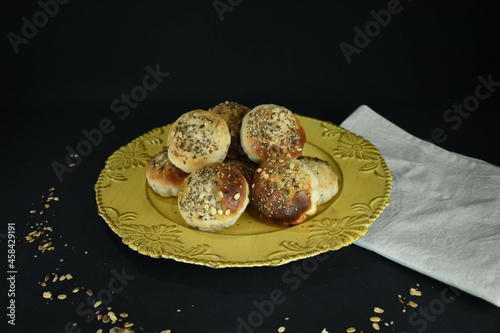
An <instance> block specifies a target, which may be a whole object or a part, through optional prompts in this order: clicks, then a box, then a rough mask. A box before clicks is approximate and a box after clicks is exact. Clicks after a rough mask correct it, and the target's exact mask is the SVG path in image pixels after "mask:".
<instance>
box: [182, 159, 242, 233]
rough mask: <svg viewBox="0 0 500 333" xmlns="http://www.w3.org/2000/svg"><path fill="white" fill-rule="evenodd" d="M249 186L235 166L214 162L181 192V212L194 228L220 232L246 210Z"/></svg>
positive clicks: (202, 170)
mask: <svg viewBox="0 0 500 333" xmlns="http://www.w3.org/2000/svg"><path fill="white" fill-rule="evenodd" d="M248 194H249V187H248V183H247V181H246V180H245V177H244V176H243V175H242V173H241V172H240V171H239V170H238V169H237V168H236V167H234V166H230V165H228V164H225V163H214V164H210V165H207V166H204V167H202V168H200V169H198V170H196V171H195V172H193V173H192V174H190V175H189V176H188V177H187V178H186V179H185V180H184V183H183V184H182V186H181V189H180V191H179V199H178V203H179V211H180V213H181V215H182V217H183V218H184V220H185V221H186V222H187V223H188V224H189V225H191V226H192V227H194V228H196V229H199V230H203V231H218V230H223V229H226V228H228V227H229V226H231V225H233V224H234V223H235V222H236V220H237V219H238V218H239V217H240V216H241V214H242V213H243V212H244V211H245V209H246V207H247V205H248V202H249V198H248Z"/></svg>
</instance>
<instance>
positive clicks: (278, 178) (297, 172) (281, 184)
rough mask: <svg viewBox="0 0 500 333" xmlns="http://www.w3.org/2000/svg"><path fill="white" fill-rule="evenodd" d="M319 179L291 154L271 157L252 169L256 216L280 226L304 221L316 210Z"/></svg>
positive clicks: (252, 194) (252, 189)
mask: <svg viewBox="0 0 500 333" xmlns="http://www.w3.org/2000/svg"><path fill="white" fill-rule="evenodd" d="M317 188H318V178H317V177H316V175H315V174H314V172H312V171H311V170H310V169H309V168H308V167H307V166H306V165H305V164H304V163H302V162H300V161H299V160H297V159H295V158H291V157H276V158H274V157H273V158H270V159H268V160H267V161H266V162H264V163H262V165H261V166H260V167H259V168H258V169H257V171H256V172H255V174H254V176H253V179H252V186H251V189H250V197H251V203H252V206H253V208H255V209H256V211H257V212H258V215H259V216H258V218H259V219H260V220H262V221H264V222H271V223H274V224H277V225H279V226H290V225H295V224H300V223H302V222H304V221H305V220H306V219H307V218H308V217H309V216H311V215H313V214H314V213H315V212H316V209H317V202H318V199H319V192H318V189H317Z"/></svg>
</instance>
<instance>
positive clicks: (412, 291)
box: [410, 288, 422, 296]
mask: <svg viewBox="0 0 500 333" xmlns="http://www.w3.org/2000/svg"><path fill="white" fill-rule="evenodd" d="M410 295H412V296H422V292H421V291H420V290H417V289H415V288H411V289H410Z"/></svg>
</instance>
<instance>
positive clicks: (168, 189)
mask: <svg viewBox="0 0 500 333" xmlns="http://www.w3.org/2000/svg"><path fill="white" fill-rule="evenodd" d="M187 176H188V174H187V173H185V172H184V171H182V170H181V169H179V168H177V167H176V166H175V165H173V164H172V162H170V160H169V159H168V148H167V147H164V148H163V149H161V150H160V151H159V152H158V153H156V155H155V156H153V158H152V159H151V160H150V161H149V163H148V166H147V168H146V179H147V181H148V184H149V186H150V187H151V189H152V190H153V192H155V193H157V194H158V195H160V196H162V197H176V196H177V195H178V194H179V189H180V187H181V185H182V182H183V181H184V179H185V178H186V177H187Z"/></svg>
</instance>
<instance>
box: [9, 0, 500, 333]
mask: <svg viewBox="0 0 500 333" xmlns="http://www.w3.org/2000/svg"><path fill="white" fill-rule="evenodd" d="M0 6H1V9H0V15H1V17H2V19H1V22H2V35H3V36H4V37H3V42H2V53H3V54H4V56H3V57H2V61H1V65H0V66H1V68H2V70H1V73H2V75H1V76H2V81H3V84H2V85H1V87H2V89H1V94H2V107H1V109H2V117H1V121H0V126H1V131H0V156H1V161H2V163H1V166H0V168H1V169H0V174H1V176H0V181H1V183H0V188H1V191H0V203H1V207H2V209H1V212H2V226H1V230H0V236H1V238H0V248H1V251H0V252H1V257H0V261H1V266H0V267H2V276H3V277H2V284H1V286H2V288H1V291H0V293H1V294H2V298H1V299H2V309H3V310H2V311H3V312H4V313H3V314H2V320H1V323H0V331H1V332H11V331H12V332H53V333H55V332H97V331H98V330H99V329H102V330H103V331H104V332H108V331H109V329H110V328H111V327H113V326H117V325H118V326H120V327H124V325H125V323H127V322H129V323H133V324H134V326H133V327H132V328H133V329H135V331H136V332H161V331H163V330H171V332H173V333H185V332H189V333H192V332H228V333H229V332H241V333H243V332H244V333H249V332H278V331H279V330H280V328H281V327H283V328H284V329H285V332H290V333H292V332H300V333H304V332H313V333H320V332H322V330H323V329H326V331H328V332H345V331H346V329H348V328H350V327H354V328H355V329H356V332H360V331H363V332H375V329H374V328H373V327H372V325H371V322H370V317H372V316H379V317H381V318H382V319H383V321H382V322H381V323H380V326H381V327H380V331H381V332H498V331H499V330H500V310H499V308H497V307H496V306H494V305H492V304H489V303H487V302H485V301H483V300H481V299H478V298H476V297H473V296H471V295H468V294H466V293H464V292H461V291H460V290H457V289H453V288H451V287H449V286H447V285H445V284H443V283H441V282H439V281H436V280H434V279H432V278H429V277H427V276H424V275H422V274H419V273H417V272H415V271H412V270H410V269H408V268H406V267H404V266H402V265H399V264H397V263H395V262H392V261H390V260H388V259H386V258H384V257H382V256H380V255H378V254H376V253H373V252H370V251H368V250H365V249H363V248H360V247H358V246H356V245H351V246H348V247H346V248H343V249H340V250H338V251H332V252H329V253H327V254H325V255H323V257H321V259H322V260H316V261H309V262H308V264H307V265H305V264H304V261H296V262H292V263H289V264H286V265H282V266H278V267H260V268H224V269H212V268H208V267H203V266H197V265H190V264H184V263H179V262H176V261H174V260H166V259H152V258H149V257H146V256H143V255H141V254H139V253H137V252H135V251H133V250H131V249H129V248H128V247H127V246H126V245H124V244H123V243H122V242H121V239H120V238H119V237H118V236H117V235H116V234H114V233H113V232H112V231H111V229H110V228H109V227H108V226H107V225H106V223H105V222H104V221H103V220H102V218H101V217H100V216H98V214H97V205H96V202H95V192H94V188H93V186H94V184H95V182H96V180H97V177H98V175H99V173H100V171H101V169H102V168H103V165H104V161H105V160H106V158H107V157H108V156H109V155H111V154H112V153H113V152H114V151H115V150H117V149H118V148H119V147H121V146H123V145H125V144H127V143H128V142H130V141H131V140H133V139H134V138H136V137H138V136H139V135H141V134H143V133H145V132H147V131H149V130H151V129H153V128H155V127H158V126H161V125H165V124H168V123H171V122H173V121H174V120H175V119H177V117H179V116H180V115H181V114H182V113H184V112H186V111H189V110H192V109H197V108H202V109H207V108H209V107H211V106H214V105H216V104H218V103H220V102H222V101H225V100H232V101H236V102H239V103H241V104H244V105H247V106H250V107H252V106H255V105H258V104H264V103H274V104H279V105H283V106H286V107H288V108H289V109H290V110H292V111H293V112H296V113H298V114H303V115H307V116H310V117H315V118H319V119H322V120H328V121H331V122H333V123H336V124H340V123H341V122H342V121H343V120H344V119H345V118H346V117H347V116H348V115H349V114H351V113H352V112H353V111H354V110H355V109H356V108H357V107H358V106H359V105H361V104H366V105H368V106H370V107H371V108H373V109H374V110H375V111H376V112H378V113H379V114H381V115H382V116H384V117H385V118H387V119H389V120H390V121H392V122H393V123H395V124H396V125H398V126H399V127H401V128H403V129H405V130H406V131H408V132H410V133H411V134H413V135H415V136H417V137H419V138H422V139H429V140H432V141H434V142H435V143H436V144H437V145H439V146H441V147H443V148H445V149H448V150H451V151H454V152H457V153H460V154H464V155H467V156H472V157H475V158H478V159H481V160H485V161H487V162H490V163H492V164H494V165H497V166H498V165H500V156H499V154H498V152H499V144H498V141H499V140H498V133H497V129H498V124H499V122H500V112H499V106H500V91H497V90H500V68H499V55H500V54H499V51H498V42H499V39H498V22H499V20H500V13H499V12H498V10H497V9H496V8H497V7H496V6H495V2H494V1H440V2H439V4H436V2H431V1H410V0H404V1H401V2H399V1H395V0H389V1H376V2H374V1H350V2H347V1H344V2H343V3H342V4H332V3H331V2H327V1H315V2H308V3H306V2H305V1H273V2H264V1H242V0H217V1H128V0H122V1H105V2H103V3H101V2H92V3H90V2H88V1H75V0H74V1H68V0H65V1H63V0H60V1H55V0H42V1H40V2H36V1H29V2H28V1H26V2H24V3H23V4H20V3H19V1H14V0H8V1H4V2H2V4H1V5H0ZM148 73H149V75H150V77H152V78H155V81H154V80H151V79H149V80H150V81H147V80H144V78H145V77H146V75H147V74H148ZM151 73H156V74H154V75H153V74H151ZM141 86H142V87H147V88H148V89H147V90H145V89H142V90H141V88H137V87H141ZM132 92H133V93H134V94H135V95H134V96H135V99H134V98H133V97H130V96H131V93H132ZM141 92H146V94H143V95H140V93H141ZM127 96H129V97H127ZM127 98H128V99H127ZM103 119H108V120H104V122H106V121H108V124H111V129H108V131H107V133H103V136H102V140H99V142H97V143H96V144H94V145H92V146H91V147H90V150H89V152H88V154H87V156H85V157H81V158H80V160H78V164H77V165H75V166H73V167H72V168H69V169H63V170H65V171H64V172H61V171H59V175H58V174H57V172H55V170H54V165H66V166H67V162H66V158H67V155H68V154H69V153H68V151H70V150H71V149H76V147H77V146H78V144H79V143H81V142H82V140H85V139H86V136H85V133H86V132H91V131H92V130H94V129H97V128H99V126H101V123H102V122H103ZM52 188H54V190H52V191H51V189H52ZM50 193H53V194H52V195H51V194H50ZM49 196H52V197H54V198H55V197H57V198H58V199H59V200H58V201H56V200H54V199H52V201H50V202H49V204H50V207H48V208H46V207H44V205H45V204H46V200H47V198H48V197H49ZM31 210H36V211H37V212H36V213H34V214H32V213H30V211H31ZM40 210H43V211H44V212H43V214H40V213H39V212H40ZM375 223H376V222H375ZM9 228H10V229H9ZM44 228H45V229H44ZM14 229H15V230H14ZM42 230H43V231H44V234H42V235H39V237H37V235H38V234H35V235H32V236H31V237H33V239H34V241H33V242H31V243H30V242H27V241H26V237H27V236H28V235H29V234H30V233H31V232H33V231H42ZM9 237H16V239H17V240H16V242H15V246H13V245H12V242H9ZM415 237H418V235H415ZM49 238H50V240H51V241H52V242H53V244H52V245H51V246H53V247H54V249H53V250H45V251H43V250H44V248H43V245H41V243H42V241H43V240H44V239H49ZM28 239H29V237H28ZM39 246H42V248H40V249H39ZM51 246H47V247H51ZM9 251H10V252H9ZM14 251H15V252H14ZM12 255H15V257H14V256H12ZM10 265H13V266H10ZM47 274H49V276H48V277H49V280H48V281H47V282H45V285H46V286H43V282H44V281H45V277H46V275H47ZM68 274H70V275H68ZM55 275H57V276H58V280H57V281H55V282H54V281H53V280H54V277H55ZM61 276H64V277H65V280H63V281H60V277H61ZM499 278H500V277H499ZM6 282H7V283H6ZM75 288H76V290H75ZM410 288H417V289H418V290H420V291H421V292H422V295H421V296H411V295H410V293H409V290H410ZM89 289H90V290H92V291H93V296H88V295H87V294H86V291H88V290H89ZM46 291H50V292H51V293H52V299H46V298H44V297H43V293H44V292H46ZM73 291H78V292H76V293H74V292H73ZM60 294H66V296H67V297H66V299H58V298H57V296H58V295H60ZM399 297H401V301H400V300H399ZM99 299H101V300H102V305H101V306H100V307H98V308H97V309H94V305H93V304H94V302H95V301H96V300H99ZM410 300H413V301H415V302H416V303H418V306H417V307H416V308H413V307H411V306H408V305H407V303H408V302H409V301H410ZM108 307H110V308H111V310H108V309H107V308H108ZM374 307H380V308H383V309H384V310H385V311H384V313H383V314H380V315H377V314H375V313H374V312H373V309H374ZM96 311H100V313H107V312H108V311H112V312H114V313H115V314H116V315H117V316H119V314H120V313H126V314H128V317H127V318H123V319H121V320H120V321H118V322H117V323H115V324H114V325H113V324H112V323H105V322H103V319H102V318H100V317H98V316H97V315H96ZM9 321H10V323H9ZM104 321H106V320H104ZM11 323H15V326H14V325H12V324H11ZM386 324H387V325H388V326H386ZM283 328H281V330H283Z"/></svg>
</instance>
